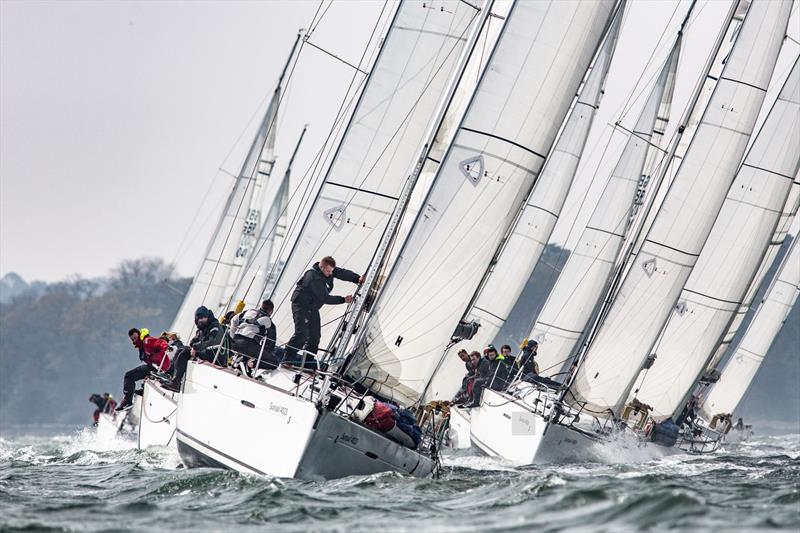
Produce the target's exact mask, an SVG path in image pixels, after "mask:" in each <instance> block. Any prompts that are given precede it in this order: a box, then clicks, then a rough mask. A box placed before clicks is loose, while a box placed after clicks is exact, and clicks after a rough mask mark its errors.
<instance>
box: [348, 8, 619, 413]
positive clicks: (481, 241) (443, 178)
mask: <svg viewBox="0 0 800 533" xmlns="http://www.w3.org/2000/svg"><path fill="white" fill-rule="evenodd" d="M612 9H613V2H612V1H610V0H605V1H601V2H574V1H548V2H517V3H515V4H514V6H513V7H512V9H511V11H510V13H509V15H508V17H507V18H506V21H505V26H504V30H503V32H502V34H501V36H500V38H499V40H498V44H497V45H496V47H495V48H494V50H493V51H492V54H491V56H490V60H489V63H488V65H487V67H486V69H485V70H484V72H483V75H482V77H481V80H480V82H479V84H478V88H477V89H476V91H475V93H474V95H473V97H472V101H471V102H470V105H469V107H468V109H467V112H466V115H465V116H464V119H463V120H462V122H461V125H460V126H459V129H458V131H457V132H456V136H455V139H454V141H453V143H452V144H451V145H450V147H449V149H448V152H447V154H446V156H445V159H444V161H442V164H441V166H440V170H439V173H438V175H437V177H436V179H435V182H434V184H433V185H432V187H431V190H430V191H429V194H428V197H427V198H426V201H425V203H424V206H423V209H422V211H421V213H420V214H419V216H418V217H417V219H416V221H415V224H414V227H413V228H412V230H411V234H410V236H409V238H408V239H407V240H406V242H405V244H404V247H403V249H402V251H401V252H400V255H399V258H398V260H397V262H396V263H395V266H394V269H393V270H392V271H391V272H390V274H389V277H388V279H387V281H386V284H385V286H384V287H383V288H382V289H381V292H380V295H379V298H378V301H377V302H376V304H375V308H374V309H373V311H372V315H371V316H370V318H369V320H368V322H367V325H366V326H365V327H366V336H365V338H363V340H364V341H365V342H364V343H363V344H362V345H360V346H358V347H357V349H358V350H359V351H357V354H356V361H355V364H354V365H353V366H351V367H350V368H349V370H350V375H351V376H352V377H355V378H364V379H365V384H367V385H368V386H371V387H372V388H373V390H375V391H376V392H379V393H380V394H383V395H386V396H390V397H392V398H394V399H395V400H396V401H398V402H399V403H402V404H409V403H413V402H415V401H416V400H417V399H418V398H419V395H420V393H421V392H422V390H423V389H424V388H425V386H426V383H427V382H428V380H429V378H430V377H431V374H432V373H433V370H434V368H435V366H436V364H437V362H438V361H439V358H440V357H441V354H442V351H443V350H444V349H445V347H446V345H447V342H448V341H449V339H450V336H451V335H452V333H453V330H454V328H455V326H456V324H457V323H458V320H459V318H460V317H461V315H462V313H463V311H464V309H466V307H467V305H468V303H469V301H470V299H471V297H472V295H473V294H474V292H475V290H476V289H477V287H478V284H479V283H480V280H481V278H482V276H483V273H484V271H485V269H486V267H487V265H488V264H489V260H490V259H491V256H492V255H493V254H494V253H495V250H496V249H497V246H498V245H499V243H500V240H501V239H502V237H503V236H504V235H505V234H506V232H507V230H508V228H509V227H510V225H511V223H512V222H513V220H514V217H515V216H516V213H517V212H518V210H519V209H520V207H521V205H522V202H523V201H524V200H525V198H526V197H527V194H528V192H529V191H530V188H531V186H532V185H533V182H534V179H535V178H536V176H537V175H538V174H539V172H540V170H541V168H542V165H543V162H544V158H545V154H546V153H547V152H548V150H549V148H550V146H551V145H552V143H553V140H554V138H555V135H556V133H557V131H558V128H559V125H560V124H561V122H562V120H563V118H564V116H565V114H566V113H567V111H568V108H569V105H570V103H571V101H572V99H573V95H574V94H575V92H576V90H577V88H578V85H579V84H580V82H581V79H582V78H583V75H584V73H585V71H586V69H587V67H588V65H589V63H590V61H591V59H592V56H593V55H594V52H595V50H596V49H597V46H598V44H599V42H600V40H601V37H602V35H603V32H604V30H605V29H606V27H607V25H608V21H609V18H610V15H611V11H612ZM545 73H546V74H545Z"/></svg>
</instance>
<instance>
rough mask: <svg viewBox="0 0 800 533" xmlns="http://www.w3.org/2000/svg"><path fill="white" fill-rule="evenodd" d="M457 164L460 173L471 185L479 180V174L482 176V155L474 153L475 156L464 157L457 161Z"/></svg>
mask: <svg viewBox="0 0 800 533" xmlns="http://www.w3.org/2000/svg"><path fill="white" fill-rule="evenodd" d="M458 166H459V168H460V169H461V173H462V174H464V176H466V178H467V179H468V180H469V181H470V182H472V184H473V185H477V184H478V182H479V181H481V176H483V174H484V170H485V169H484V167H485V166H484V163H483V156H482V155H476V156H475V157H470V158H469V159H465V160H463V161H462V162H461V163H459V164H458Z"/></svg>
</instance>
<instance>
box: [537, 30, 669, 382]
mask: <svg viewBox="0 0 800 533" xmlns="http://www.w3.org/2000/svg"><path fill="white" fill-rule="evenodd" d="M681 41H682V38H681V37H680V36H679V37H678V39H677V40H676V42H675V44H674V46H673V48H672V51H671V52H670V54H669V56H668V57H667V60H666V62H665V64H664V67H663V68H662V70H661V73H660V75H659V77H658V78H657V80H656V83H655V85H654V86H653V88H652V89H651V91H650V94H649V96H648V98H647V100H646V101H645V104H644V107H643V108H642V111H641V113H640V114H639V118H638V119H637V121H636V125H635V126H634V127H633V129H632V131H631V134H630V136H629V137H628V141H627V143H626V144H625V147H624V148H623V150H622V154H621V155H620V158H619V160H618V161H617V164H616V166H615V167H614V171H613V172H612V173H611V176H610V178H609V179H608V181H607V182H606V185H605V187H604V188H603V192H602V193H601V194H600V196H599V198H598V200H597V204H596V205H595V208H594V211H593V212H592V215H591V217H590V218H589V221H588V223H587V224H586V227H585V228H584V229H583V232H582V233H581V236H580V239H579V240H578V243H577V245H576V246H575V249H574V250H573V251H572V253H570V255H569V258H568V259H567V262H566V264H565V265H564V267H563V269H562V270H561V274H560V275H559V277H558V280H557V281H556V283H555V285H554V287H553V289H552V291H551V292H550V295H549V296H548V298H547V301H546V302H545V304H544V307H543V308H542V311H541V313H540V314H539V317H538V319H537V320H536V323H535V324H534V326H533V329H532V331H531V334H530V336H529V338H531V339H534V340H536V341H537V342H538V343H539V354H538V357H537V359H538V363H539V368H540V369H541V371H542V372H543V373H544V374H545V375H549V374H551V373H556V372H558V371H559V369H560V368H561V367H562V366H563V364H564V363H565V362H566V361H567V359H568V358H569V357H570V355H571V354H572V353H573V350H574V349H575V345H576V344H577V342H578V340H579V339H580V338H581V337H582V336H583V335H584V332H585V330H586V328H587V326H588V323H589V319H590V318H591V316H592V312H593V310H594V309H595V306H596V303H597V301H598V300H599V299H600V298H601V297H602V295H603V289H604V288H605V287H606V286H607V284H608V279H609V276H610V275H611V273H612V270H613V269H614V266H615V263H616V260H617V257H618V256H619V253H620V251H621V249H622V245H623V242H624V241H625V237H626V236H627V234H628V230H629V229H630V225H631V222H632V212H633V210H634V208H635V207H636V202H637V200H639V199H640V196H641V193H642V190H643V187H644V186H645V184H646V183H647V182H648V181H649V179H650V172H644V169H645V162H646V160H647V156H648V153H650V152H652V151H654V147H653V145H655V147H658V145H659V144H660V141H661V139H662V138H663V132H664V128H665V126H666V124H667V121H668V120H669V115H670V110H671V105H672V93H673V90H674V88H675V73H676V70H677V68H678V60H679V57H680V50H681ZM658 151H659V152H661V150H658ZM662 153H663V152H662ZM651 159H653V161H654V162H655V161H657V158H651ZM648 170H650V171H652V170H653V169H652V168H649V169H648Z"/></svg>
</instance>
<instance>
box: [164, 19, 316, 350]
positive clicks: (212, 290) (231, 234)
mask: <svg viewBox="0 0 800 533" xmlns="http://www.w3.org/2000/svg"><path fill="white" fill-rule="evenodd" d="M300 37H301V36H300V35H299V34H298V36H297V39H296V40H295V43H294V46H292V51H291V52H290V54H289V59H288V60H287V62H286V65H285V66H284V68H283V72H282V73H281V75H280V77H279V78H278V84H277V86H276V87H275V91H274V92H273V94H272V98H271V99H270V103H269V105H268V106H267V109H266V111H265V113H264V118H263V119H262V120H261V124H260V125H259V128H258V131H257V132H256V136H255V138H254V139H253V143H252V144H251V145H250V149H249V151H248V152H247V156H246V157H245V160H244V163H243V164H242V168H241V170H240V171H239V174H238V175H237V176H236V178H235V182H234V184H233V188H232V189H231V192H230V194H229V195H228V199H227V201H226V202H225V206H224V207H223V210H222V215H221V217H220V219H219V222H218V223H217V226H216V228H215V230H214V233H213V234H212V236H211V239H210V240H209V243H208V247H207V249H206V251H205V254H203V259H202V260H201V262H200V267H199V268H198V270H197V273H196V274H195V276H194V279H193V280H192V285H191V286H190V287H189V290H188V292H187V293H186V296H184V298H183V303H182V304H181V307H180V308H179V309H178V314H177V315H176V317H175V320H174V321H173V323H172V327H171V331H175V332H178V333H180V334H182V335H186V338H188V337H189V334H190V333H191V331H192V329H193V328H194V312H195V309H197V307H199V306H201V305H205V306H206V307H208V308H209V309H211V311H213V312H214V314H215V315H218V314H220V312H221V311H223V310H224V309H225V308H226V307H227V305H228V303H229V300H230V297H231V294H232V292H233V288H234V286H235V284H236V281H237V280H238V278H239V275H240V273H241V270H242V267H243V266H244V261H245V259H246V257H247V255H248V253H249V251H250V249H251V246H252V239H253V238H254V237H255V235H256V233H257V231H258V228H259V225H260V223H261V214H260V210H259V207H260V205H261V204H260V202H263V200H262V199H261V198H260V196H261V194H262V191H263V188H264V186H265V185H266V181H267V180H268V178H269V175H270V173H271V172H272V167H273V166H274V162H275V157H274V150H275V129H276V128H275V124H276V122H277V121H276V119H277V116H278V107H279V104H280V101H281V95H282V91H283V87H282V85H283V78H284V76H285V74H286V70H287V68H288V66H289V63H290V62H291V60H292V57H293V56H294V52H295V49H296V48H297V43H298V42H299V40H300Z"/></svg>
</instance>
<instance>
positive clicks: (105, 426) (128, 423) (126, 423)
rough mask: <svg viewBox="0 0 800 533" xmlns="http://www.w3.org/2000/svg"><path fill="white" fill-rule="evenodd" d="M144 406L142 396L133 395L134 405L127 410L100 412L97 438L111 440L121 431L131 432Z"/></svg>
mask: <svg viewBox="0 0 800 533" xmlns="http://www.w3.org/2000/svg"><path fill="white" fill-rule="evenodd" d="M141 406H142V397H141V396H139V395H137V394H134V395H133V406H131V408H130V409H127V410H125V411H112V412H111V413H100V416H99V417H98V419H97V438H98V439H99V440H101V441H111V440H114V439H116V438H117V436H119V435H120V434H121V433H131V432H133V431H134V430H135V428H136V424H138V422H139V415H138V413H139V411H140V410H141Z"/></svg>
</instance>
